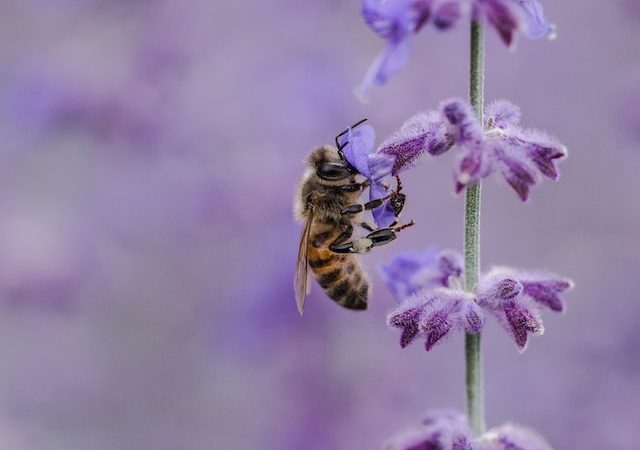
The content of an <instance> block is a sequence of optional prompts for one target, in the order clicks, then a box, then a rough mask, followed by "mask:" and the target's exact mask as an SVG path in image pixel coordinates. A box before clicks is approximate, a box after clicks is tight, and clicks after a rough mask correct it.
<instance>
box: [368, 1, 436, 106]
mask: <svg viewBox="0 0 640 450" xmlns="http://www.w3.org/2000/svg"><path fill="white" fill-rule="evenodd" d="M430 3H431V1H430V0H364V1H363V3H362V16H363V17H364V20H365V22H366V23H367V25H369V28H371V29H372V30H373V31H374V32H375V33H376V34H377V35H378V36H380V37H381V38H383V39H384V40H385V41H387V45H386V47H385V49H384V50H383V51H382V53H381V54H380V55H378V57H377V58H376V59H375V61H374V62H373V64H372V65H371V67H370V68H369V70H368V71H367V74H366V75H365V77H364V80H363V81H362V84H361V85H360V86H359V87H358V89H357V90H356V94H357V95H358V97H359V98H360V99H361V100H365V99H366V98H367V96H368V93H369V90H370V89H371V87H372V86H373V85H383V84H385V83H386V82H387V81H388V79H389V77H390V76H391V75H393V74H395V73H396V72H398V71H400V70H401V69H402V68H403V67H404V66H405V65H406V64H407V61H409V52H410V49H409V36H411V34H412V33H416V32H418V31H419V30H420V28H422V26H423V25H424V23H425V22H426V20H427V19H428V18H429V10H430Z"/></svg>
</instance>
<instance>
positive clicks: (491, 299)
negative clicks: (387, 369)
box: [380, 249, 573, 351]
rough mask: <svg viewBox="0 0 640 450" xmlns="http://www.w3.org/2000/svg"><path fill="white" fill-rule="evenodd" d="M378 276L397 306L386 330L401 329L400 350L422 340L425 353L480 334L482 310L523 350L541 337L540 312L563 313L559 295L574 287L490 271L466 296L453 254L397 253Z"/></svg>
mask: <svg viewBox="0 0 640 450" xmlns="http://www.w3.org/2000/svg"><path fill="white" fill-rule="evenodd" d="M380 274H381V276H382V278H383V279H384V281H385V283H386V284H387V286H389V288H390V289H391V291H392V292H393V294H394V295H395V296H396V298H397V299H398V300H399V301H400V306H399V307H397V308H396V309H395V310H394V311H393V312H392V313H391V314H390V315H389V317H388V318H387V323H388V325H389V326H391V327H393V328H399V329H401V330H402V334H401V336H400V346H401V347H403V348H404V347H406V346H407V345H409V344H410V343H412V342H413V341H414V340H415V339H417V338H419V337H420V338H424V339H425V349H426V350H427V351H429V350H431V349H432V348H433V347H434V346H435V345H436V344H437V343H439V342H442V340H443V339H444V338H446V337H447V336H450V335H452V334H453V333H454V332H460V331H462V330H464V331H465V332H466V333H478V332H480V331H481V330H482V328H483V326H484V314H483V312H482V309H484V310H486V311H487V312H489V313H490V314H491V315H493V316H494V317H495V318H496V319H497V321H498V323H499V324H500V325H501V326H502V327H503V328H504V329H505V330H506V331H507V332H508V333H509V334H510V335H511V337H512V338H513V340H514V341H515V343H516V345H517V347H518V349H519V350H520V351H524V350H525V348H526V346H527V343H528V339H529V336H530V335H540V334H542V333H543V332H544V327H543V325H542V320H541V318H540V312H541V310H542V309H543V308H548V309H551V310H552V311H556V312H562V311H564V309H565V306H564V302H563V301H562V299H561V298H560V294H562V293H563V292H565V291H566V290H568V289H570V288H571V287H573V283H572V282H571V280H568V279H566V278H562V277H559V276H557V275H554V274H552V273H549V272H534V271H521V270H515V269H510V268H494V269H492V270H491V271H490V272H488V273H486V274H484V275H482V276H481V278H480V281H479V283H478V284H477V286H476V287H475V289H474V292H473V293H469V292H465V291H463V290H461V289H460V288H459V284H460V283H459V281H458V280H459V279H460V278H461V277H462V276H463V266H462V256H461V255H460V254H458V253H457V252H454V251H452V250H448V251H445V252H441V253H439V254H438V255H436V254H435V251H434V250H432V249H427V250H425V251H424V252H410V253H406V254H401V255H398V256H396V257H395V258H394V259H393V260H392V261H390V262H389V263H388V264H386V265H383V266H381V267H380Z"/></svg>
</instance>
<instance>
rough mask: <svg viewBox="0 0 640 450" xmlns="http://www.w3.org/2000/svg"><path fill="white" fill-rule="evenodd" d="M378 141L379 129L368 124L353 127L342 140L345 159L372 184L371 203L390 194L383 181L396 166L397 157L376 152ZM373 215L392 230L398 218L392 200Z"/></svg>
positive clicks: (341, 144)
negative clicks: (376, 129) (392, 206)
mask: <svg viewBox="0 0 640 450" xmlns="http://www.w3.org/2000/svg"><path fill="white" fill-rule="evenodd" d="M375 139H376V134H375V130H374V129H373V127H372V126H371V125H367V124H365V125H360V126H357V127H355V128H349V130H348V131H347V132H346V133H345V134H344V135H342V136H340V138H339V139H338V143H339V144H340V146H341V147H342V152H343V154H344V158H345V159H346V160H347V161H348V162H349V164H351V165H352V166H353V167H355V169H356V170H357V171H358V172H359V173H360V174H361V175H362V176H364V177H365V178H366V179H367V180H369V181H370V186H369V199H370V200H375V199H378V198H383V197H385V196H386V195H387V187H386V186H385V185H384V184H383V182H382V180H383V179H384V177H386V176H387V175H390V174H391V170H392V168H393V165H394V163H395V158H394V157H393V155H388V154H384V153H379V152H376V151H374V143H375ZM371 214H372V215H373V219H374V221H375V222H376V224H377V225H378V226H379V227H388V226H389V225H391V224H392V223H393V222H394V221H395V220H396V215H395V213H394V211H393V209H392V208H391V205H390V202H388V201H385V202H384V203H383V204H382V206H379V207H378V208H375V209H373V210H372V211H371Z"/></svg>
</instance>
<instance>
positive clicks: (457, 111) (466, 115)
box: [440, 99, 483, 144]
mask: <svg viewBox="0 0 640 450" xmlns="http://www.w3.org/2000/svg"><path fill="white" fill-rule="evenodd" d="M440 110H441V111H442V114H443V115H444V117H445V118H446V119H447V121H448V122H449V124H450V125H451V128H452V134H453V136H454V139H455V142H456V144H467V143H472V142H481V141H482V140H483V133H482V127H481V126H480V123H478V118H477V116H476V114H475V113H474V111H473V109H472V108H471V105H469V103H467V102H465V101H464V100H459V99H451V100H446V101H444V102H442V104H441V105H440Z"/></svg>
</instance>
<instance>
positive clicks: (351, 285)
mask: <svg viewBox="0 0 640 450" xmlns="http://www.w3.org/2000/svg"><path fill="white" fill-rule="evenodd" d="M339 234H340V233H339V231H338V230H335V229H334V230H326V231H321V232H319V233H313V234H312V235H311V236H310V237H309V247H308V249H307V255H308V258H309V267H311V270H312V271H313V273H314V275H315V277H316V280H317V281H318V284H319V285H320V286H321V287H322V289H324V290H325V292H326V293H327V295H328V296H329V297H330V298H331V299H333V300H334V301H335V302H336V303H338V304H339V305H341V306H344V307H345V308H348V309H357V310H364V309H367V300H368V298H369V282H368V281H367V277H366V275H365V274H364V272H363V270H362V268H361V267H360V264H359V263H358V260H357V259H356V257H355V256H354V255H349V254H338V253H334V252H332V251H331V250H329V244H331V242H333V241H334V240H335V239H336V238H337V237H338V235H339Z"/></svg>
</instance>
